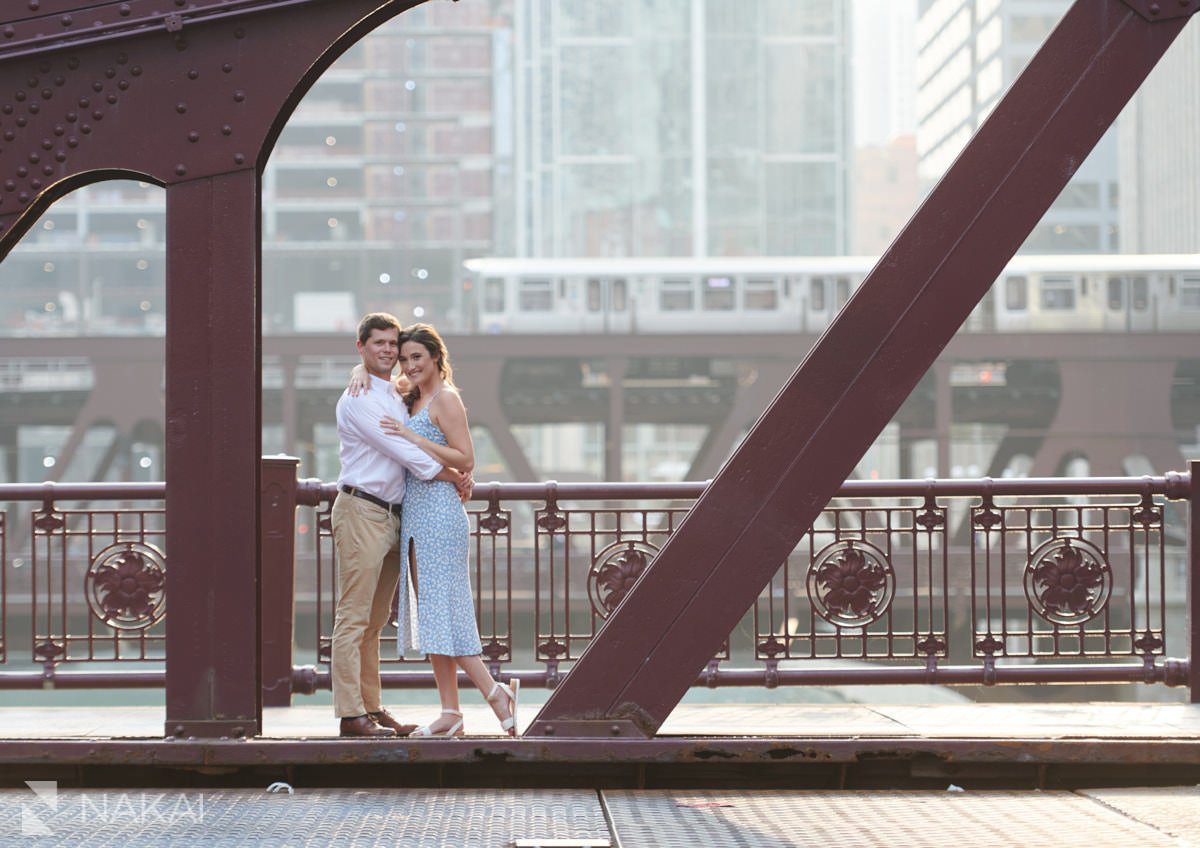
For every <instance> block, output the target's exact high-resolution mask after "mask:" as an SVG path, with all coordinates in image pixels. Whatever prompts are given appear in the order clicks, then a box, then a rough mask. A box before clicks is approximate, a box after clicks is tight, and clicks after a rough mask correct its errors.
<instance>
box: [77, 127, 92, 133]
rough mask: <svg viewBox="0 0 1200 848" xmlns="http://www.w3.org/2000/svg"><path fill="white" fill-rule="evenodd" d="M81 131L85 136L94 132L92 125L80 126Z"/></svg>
mask: <svg viewBox="0 0 1200 848" xmlns="http://www.w3.org/2000/svg"><path fill="white" fill-rule="evenodd" d="M79 131H80V132H81V133H83V134H84V135H87V134H88V133H90V132H91V131H92V126H91V124H80V125H79Z"/></svg>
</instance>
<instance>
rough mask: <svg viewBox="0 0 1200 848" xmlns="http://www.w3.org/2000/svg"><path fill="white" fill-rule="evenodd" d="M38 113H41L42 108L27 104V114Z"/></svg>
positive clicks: (35, 104)
mask: <svg viewBox="0 0 1200 848" xmlns="http://www.w3.org/2000/svg"><path fill="white" fill-rule="evenodd" d="M40 111H42V107H41V106H39V105H38V104H37V103H30V104H29V114H31V115H36V114H37V113H38V112H40Z"/></svg>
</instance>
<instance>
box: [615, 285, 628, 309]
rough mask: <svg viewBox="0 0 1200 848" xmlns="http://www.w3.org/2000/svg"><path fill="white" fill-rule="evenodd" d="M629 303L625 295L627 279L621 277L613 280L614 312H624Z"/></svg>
mask: <svg viewBox="0 0 1200 848" xmlns="http://www.w3.org/2000/svg"><path fill="white" fill-rule="evenodd" d="M626 305H627V298H626V296H625V281H624V280H621V279H617V280H613V281H612V308H613V312H624V311H625V307H626Z"/></svg>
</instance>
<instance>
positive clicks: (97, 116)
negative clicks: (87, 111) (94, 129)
mask: <svg viewBox="0 0 1200 848" xmlns="http://www.w3.org/2000/svg"><path fill="white" fill-rule="evenodd" d="M92 118H94V119H95V120H97V121H103V120H104V113H103V112H101V111H100V110H99V109H97V110H96V111H95V112H93V113H92Z"/></svg>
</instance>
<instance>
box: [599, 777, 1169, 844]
mask: <svg viewBox="0 0 1200 848" xmlns="http://www.w3.org/2000/svg"><path fill="white" fill-rule="evenodd" d="M603 796H604V800H605V803H606V804H607V806H608V810H609V812H610V814H611V815H612V820H613V825H614V829H615V830H616V832H617V834H618V836H619V838H620V839H621V843H622V845H655V846H661V848H694V846H697V845H704V846H711V848H726V846H729V848H733V846H736V847H737V848H773V846H784V845H794V846H828V845H837V846H839V848H876V846H879V845H904V846H913V848H918V846H920V847H921V848H924V846H929V848H943V846H946V845H956V844H967V845H973V846H1013V845H1063V846H1067V845H1078V846H1096V848H1100V846H1111V848H1127V846H1130V845H1138V846H1146V848H1168V846H1178V845H1179V844H1180V843H1178V842H1176V841H1175V840H1174V839H1172V838H1170V837H1169V836H1166V835H1165V834H1163V833H1161V832H1159V831H1158V830H1156V829H1155V828H1154V827H1152V826H1150V825H1148V824H1144V823H1142V822H1139V821H1136V820H1133V819H1130V818H1128V817H1126V816H1124V815H1121V814H1120V813H1117V812H1115V811H1113V810H1111V809H1108V808H1106V807H1104V806H1103V805H1101V804H1099V803H1097V802H1096V801H1094V800H1091V799H1089V798H1085V797H1081V796H1079V795H1075V794H1072V793H1070V792H1044V793H1028V792H963V793H959V792H731V791H711V792H686V791H659V792H651V791H641V792H636V791H629V790H606V791H604V792H603Z"/></svg>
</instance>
